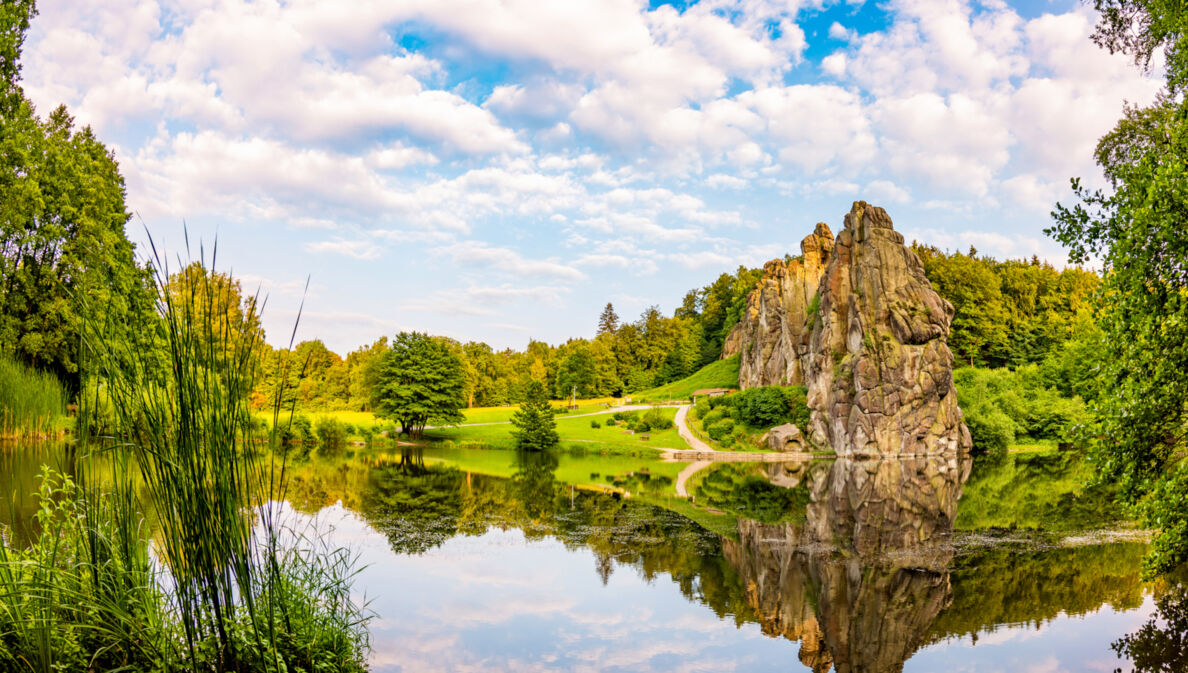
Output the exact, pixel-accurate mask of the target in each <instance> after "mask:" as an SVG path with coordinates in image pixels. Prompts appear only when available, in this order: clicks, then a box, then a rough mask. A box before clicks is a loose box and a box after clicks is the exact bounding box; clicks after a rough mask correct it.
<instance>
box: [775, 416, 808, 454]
mask: <svg viewBox="0 0 1188 673" xmlns="http://www.w3.org/2000/svg"><path fill="white" fill-rule="evenodd" d="M767 446H768V448H770V449H771V450H772V451H785V452H802V451H805V449H806V447H805V442H804V433H802V432H801V431H800V428H798V427H796V424H795V423H785V424H783V425H777V426H775V427H774V428H772V429H771V430H768V431H767Z"/></svg>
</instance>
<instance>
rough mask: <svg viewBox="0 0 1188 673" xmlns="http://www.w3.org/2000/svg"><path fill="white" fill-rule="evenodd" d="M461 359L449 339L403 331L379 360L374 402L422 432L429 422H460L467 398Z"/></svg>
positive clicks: (412, 431)
mask: <svg viewBox="0 0 1188 673" xmlns="http://www.w3.org/2000/svg"><path fill="white" fill-rule="evenodd" d="M465 383H466V382H465V377H464V374H463V370H462V361H461V359H459V357H458V355H457V354H456V353H455V351H454V348H452V347H451V345H450V343H448V342H447V341H446V340H444V339H439V338H435V337H431V336H429V335H428V334H422V333H420V332H401V333H400V334H397V335H396V337H395V338H394V339H393V340H392V346H391V348H389V349H388V352H387V353H385V354H384V356H383V360H382V361H381V362H380V365H379V371H378V377H377V385H376V388H375V391H374V394H375V398H374V400H373V405H372V406H373V408H374V409H375V414H376V415H377V416H379V417H380V418H388V419H392V420H394V421H397V422H398V423H400V425H401V427H402V428H403V429H404V432H407V433H408V434H409V436H410V437H420V436H421V435H422V433H424V431H425V426H426V425H428V424H429V423H430V422H434V423H441V424H454V423H461V422H462V421H463V420H464V417H463V416H462V411H461V409H462V407H463V406H464V405H465V404H466V397H465Z"/></svg>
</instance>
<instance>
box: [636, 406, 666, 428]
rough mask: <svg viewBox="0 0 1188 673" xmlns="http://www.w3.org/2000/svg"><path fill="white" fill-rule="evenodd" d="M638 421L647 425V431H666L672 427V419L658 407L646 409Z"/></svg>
mask: <svg viewBox="0 0 1188 673" xmlns="http://www.w3.org/2000/svg"><path fill="white" fill-rule="evenodd" d="M640 420H641V421H643V422H644V423H646V424H647V426H648V429H649V430H667V429H669V428H671V427H672V426H673V421H672V419H671V418H669V417H668V416H667V415H666V414H665V413H664V410H663V409H661V408H660V407H652V408H651V409H648V410H647V411H645V412H644V413H643V416H642V417H641V419H640Z"/></svg>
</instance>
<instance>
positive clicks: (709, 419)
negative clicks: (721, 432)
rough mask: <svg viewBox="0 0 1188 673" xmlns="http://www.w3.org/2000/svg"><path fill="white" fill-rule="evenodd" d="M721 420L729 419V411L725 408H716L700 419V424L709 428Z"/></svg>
mask: <svg viewBox="0 0 1188 673" xmlns="http://www.w3.org/2000/svg"><path fill="white" fill-rule="evenodd" d="M723 418H730V409H728V408H726V407H718V408H716V409H713V410H711V411H710V412H709V413H707V414H706V415H704V416H702V417H701V423H702V425H704V426H705V427H707V428H708V427H709V426H711V425H713V424H714V423H717V422H718V421H720V420H722V419H723Z"/></svg>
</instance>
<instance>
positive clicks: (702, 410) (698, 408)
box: [693, 397, 710, 418]
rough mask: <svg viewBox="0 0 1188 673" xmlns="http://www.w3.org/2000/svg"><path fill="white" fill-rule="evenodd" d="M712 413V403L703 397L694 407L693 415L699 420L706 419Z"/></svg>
mask: <svg viewBox="0 0 1188 673" xmlns="http://www.w3.org/2000/svg"><path fill="white" fill-rule="evenodd" d="M709 412H710V401H709V398H707V397H702V398H701V399H699V400H697V404H695V405H694V406H693V413H694V414H696V415H697V418H705V415H706V414H708V413H709Z"/></svg>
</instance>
